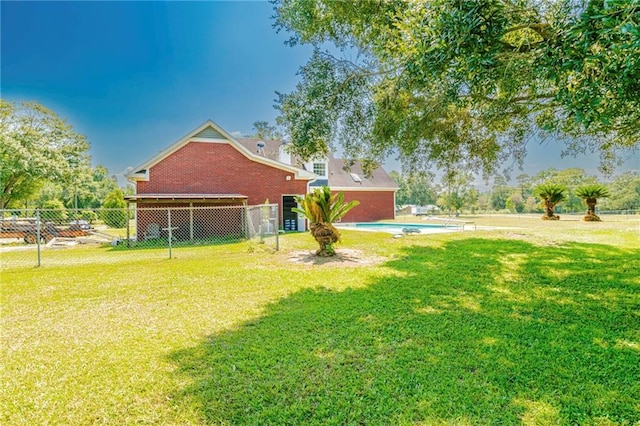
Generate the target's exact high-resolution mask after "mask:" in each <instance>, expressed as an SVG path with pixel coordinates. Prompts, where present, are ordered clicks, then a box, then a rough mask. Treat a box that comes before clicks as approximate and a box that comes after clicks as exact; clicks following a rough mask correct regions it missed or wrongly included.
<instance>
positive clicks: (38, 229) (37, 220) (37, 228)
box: [36, 209, 40, 268]
mask: <svg viewBox="0 0 640 426" xmlns="http://www.w3.org/2000/svg"><path fill="white" fill-rule="evenodd" d="M36 244H37V246H38V268H39V267H40V209H36Z"/></svg>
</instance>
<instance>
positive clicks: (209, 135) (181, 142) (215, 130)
mask: <svg viewBox="0 0 640 426" xmlns="http://www.w3.org/2000/svg"><path fill="white" fill-rule="evenodd" d="M189 142H208V143H228V144H229V145H231V146H232V147H234V148H235V149H236V150H238V152H240V153H241V154H242V155H244V156H245V157H247V158H248V159H250V160H252V161H255V162H257V163H261V164H265V165H268V166H271V167H275V168H277V169H281V170H285V171H288V172H291V173H293V175H294V179H300V180H313V179H315V177H316V175H314V174H313V173H311V172H308V171H306V170H304V169H301V168H298V167H295V166H292V165H289V164H285V163H282V162H280V161H277V158H278V157H277V153H276V156H275V158H272V157H271V156H269V157H268V156H265V155H261V154H260V153H259V152H255V151H252V150H251V149H249V148H248V147H247V146H245V144H243V143H240V142H239V140H238V139H236V138H234V137H233V136H231V134H229V133H228V132H227V131H226V130H224V129H223V128H222V127H220V126H218V125H217V124H216V123H214V122H213V121H212V120H207V121H205V122H204V123H203V124H201V125H200V126H198V127H197V128H195V129H194V130H192V131H191V132H189V133H187V134H186V135H185V136H183V137H182V138H180V139H178V140H177V141H176V142H174V143H173V144H172V145H170V146H169V147H167V148H165V149H164V150H162V151H160V152H159V153H158V154H156V155H155V156H153V157H151V158H150V159H149V160H147V161H146V162H144V163H142V164H140V165H139V166H137V167H135V168H134V169H133V170H132V171H131V172H129V173H127V175H126V177H127V179H129V180H134V181H136V180H148V179H149V169H150V168H151V167H153V166H155V165H156V164H158V163H159V162H160V161H162V160H164V159H165V158H167V157H168V156H170V155H171V154H173V153H174V152H176V151H177V150H179V149H180V148H182V147H183V146H185V145H186V144H188V143H189ZM271 142H276V141H271Z"/></svg>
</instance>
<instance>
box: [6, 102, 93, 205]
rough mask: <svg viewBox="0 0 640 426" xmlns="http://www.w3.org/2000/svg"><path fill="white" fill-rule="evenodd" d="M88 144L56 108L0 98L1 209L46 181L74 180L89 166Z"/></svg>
mask: <svg viewBox="0 0 640 426" xmlns="http://www.w3.org/2000/svg"><path fill="white" fill-rule="evenodd" d="M88 150H89V144H88V143H87V141H86V139H85V137H84V136H83V135H80V134H78V133H76V132H75V131H74V130H73V128H72V127H71V125H70V124H69V123H67V122H66V121H65V120H63V119H62V118H60V117H58V116H57V115H56V114H55V113H54V112H53V111H51V110H49V109H47V108H45V107H43V106H42V105H40V104H38V103H35V102H22V103H12V102H8V101H6V100H3V99H0V160H1V166H0V191H1V192H0V209H4V208H8V207H16V203H17V202H19V201H22V200H26V199H29V198H30V197H31V196H32V195H33V194H34V193H35V192H36V191H37V190H38V189H39V188H40V187H41V185H42V184H43V183H44V182H46V181H53V182H56V183H60V184H71V183H73V182H74V179H75V178H76V177H77V175H78V170H80V169H83V170H84V169H88V167H89V155H88Z"/></svg>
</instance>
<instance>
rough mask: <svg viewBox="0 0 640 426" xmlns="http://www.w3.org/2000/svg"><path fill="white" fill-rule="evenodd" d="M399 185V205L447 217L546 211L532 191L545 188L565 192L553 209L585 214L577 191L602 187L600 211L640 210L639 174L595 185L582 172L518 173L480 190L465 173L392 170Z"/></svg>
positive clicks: (590, 176)
mask: <svg viewBox="0 0 640 426" xmlns="http://www.w3.org/2000/svg"><path fill="white" fill-rule="evenodd" d="M390 174H391V177H392V178H393V180H394V181H395V182H396V183H397V184H398V187H399V189H398V192H397V193H396V204H397V205H398V206H406V205H416V206H436V207H438V209H440V210H441V211H444V212H447V213H451V214H453V213H456V212H460V211H466V212H471V213H475V212H505V213H506V212H510V213H541V212H543V210H544V206H543V204H542V201H541V198H540V197H539V196H538V195H537V194H536V188H538V187H540V186H541V185H544V184H553V185H557V186H559V187H560V188H564V189H565V191H564V194H563V195H564V199H563V201H562V203H561V204H559V205H558V206H557V207H556V211H557V212H559V213H563V212H565V213H566V212H581V211H584V210H585V204H584V201H583V200H584V197H582V196H581V193H580V191H579V189H580V188H582V187H584V186H588V185H596V184H600V183H601V184H602V185H603V186H604V187H605V188H606V189H607V190H608V194H609V196H608V197H606V198H603V199H602V200H600V201H599V204H598V205H599V209H600V210H638V209H640V173H638V172H637V171H628V172H624V173H622V174H618V175H615V176H613V177H611V178H610V179H608V181H606V182H599V180H598V178H597V177H596V176H594V175H590V174H588V173H587V172H586V171H585V170H584V169H581V168H568V169H564V170H558V169H555V168H549V169H546V170H543V171H541V172H539V173H537V174H535V175H529V174H524V173H523V174H520V175H518V176H516V178H515V181H514V182H512V183H509V182H507V181H506V179H504V178H503V177H495V178H494V179H493V183H492V186H491V187H490V188H489V189H487V190H483V191H480V190H478V189H476V188H475V186H474V185H473V180H474V178H473V175H472V174H471V173H468V172H452V173H450V174H445V175H444V176H443V177H442V178H441V179H440V180H439V181H438V180H436V178H435V176H434V175H433V174H430V173H410V174H404V175H403V174H400V173H398V172H395V171H394V172H391V173H390Z"/></svg>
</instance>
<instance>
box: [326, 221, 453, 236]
mask: <svg viewBox="0 0 640 426" xmlns="http://www.w3.org/2000/svg"><path fill="white" fill-rule="evenodd" d="M335 225H336V226H337V227H338V228H341V229H355V230H357V231H377V232H388V233H391V234H405V235H407V234H435V233H439V232H453V231H456V230H457V228H456V227H455V226H451V225H449V226H445V225H444V224H443V225H440V224H427V223H385V222H372V223H366V222H362V223H337V224H335Z"/></svg>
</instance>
